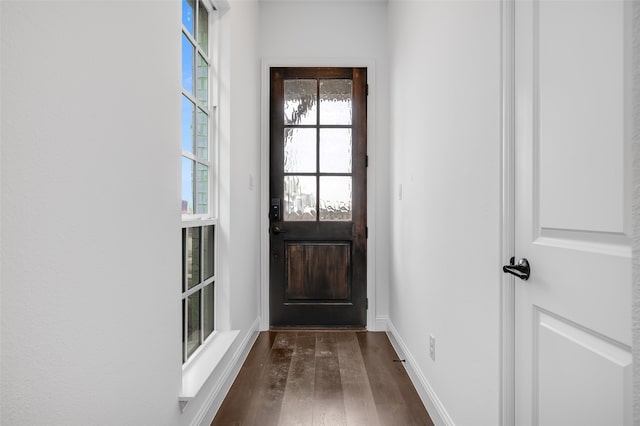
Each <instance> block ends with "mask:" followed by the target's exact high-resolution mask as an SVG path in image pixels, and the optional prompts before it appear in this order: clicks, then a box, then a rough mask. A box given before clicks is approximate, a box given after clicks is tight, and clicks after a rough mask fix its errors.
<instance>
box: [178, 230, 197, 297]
mask: <svg viewBox="0 0 640 426" xmlns="http://www.w3.org/2000/svg"><path fill="white" fill-rule="evenodd" d="M184 238H185V241H184V244H183V245H182V247H183V250H184V256H185V258H184V259H185V265H186V266H185V269H186V279H187V289H190V288H192V287H193V286H195V285H197V284H199V283H200V228H199V227H194V228H185V232H184Z"/></svg>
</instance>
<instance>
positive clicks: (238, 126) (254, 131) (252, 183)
mask: <svg viewBox="0 0 640 426" xmlns="http://www.w3.org/2000/svg"><path fill="white" fill-rule="evenodd" d="M258 6H259V5H258V3H257V2H247V1H239V2H234V3H233V6H232V9H231V12H232V15H233V18H234V19H233V22H232V24H231V43H232V47H231V52H233V55H231V75H230V81H231V93H232V97H231V111H232V116H231V129H232V132H233V136H232V139H231V141H230V145H231V147H230V150H231V165H230V167H231V177H232V180H231V212H232V215H231V234H230V241H231V254H232V256H231V268H232V271H233V272H232V273H233V275H232V276H231V281H230V282H232V283H233V285H232V289H231V295H232V301H233V309H232V312H231V324H232V327H233V328H235V329H246V328H247V327H248V326H250V325H251V324H252V323H253V322H254V321H255V320H256V317H257V312H258V309H259V300H260V218H261V216H260V212H261V208H260V57H259V51H258V49H259V46H258V36H259V34H258V31H257V28H258V27H259V7H258Z"/></svg>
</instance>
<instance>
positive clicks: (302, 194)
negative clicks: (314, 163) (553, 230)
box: [283, 176, 317, 221]
mask: <svg viewBox="0 0 640 426" xmlns="http://www.w3.org/2000/svg"><path fill="white" fill-rule="evenodd" d="M316 184H317V178H316V177H315V176H285V177H284V203H283V204H284V205H283V211H284V213H283V217H284V220H288V221H315V220H316V217H317V212H316V199H317V197H316Z"/></svg>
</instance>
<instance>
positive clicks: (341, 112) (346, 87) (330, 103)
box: [320, 80, 353, 124]
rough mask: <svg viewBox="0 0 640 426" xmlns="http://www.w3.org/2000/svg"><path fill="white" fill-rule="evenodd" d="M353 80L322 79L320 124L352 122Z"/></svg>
mask: <svg viewBox="0 0 640 426" xmlns="http://www.w3.org/2000/svg"><path fill="white" fill-rule="evenodd" d="M352 84H353V83H352V81H351V80H320V124H351V112H352V111H351V109H352V100H351V92H352V87H351V86H352Z"/></svg>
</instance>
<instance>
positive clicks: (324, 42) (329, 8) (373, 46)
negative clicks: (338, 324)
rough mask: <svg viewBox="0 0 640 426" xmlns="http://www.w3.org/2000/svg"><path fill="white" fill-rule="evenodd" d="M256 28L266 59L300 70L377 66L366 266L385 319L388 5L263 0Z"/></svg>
mask: <svg viewBox="0 0 640 426" xmlns="http://www.w3.org/2000/svg"><path fill="white" fill-rule="evenodd" d="M260 24H261V26H260V40H261V44H260V47H261V50H260V52H261V55H262V57H263V59H265V60H266V61H269V60H272V62H278V61H277V60H278V59H283V60H284V61H286V63H287V65H290V66H294V65H291V64H295V63H296V60H299V64H300V65H304V66H309V65H311V64H314V63H316V64H320V65H329V64H335V65H338V66H349V65H347V64H352V66H361V63H362V62H368V63H372V64H373V66H374V68H375V69H374V70H370V75H369V85H370V101H369V109H368V114H369V121H370V123H369V133H368V144H369V146H368V152H369V172H368V176H367V180H368V182H367V185H368V215H369V216H368V226H369V241H368V254H369V256H368V262H369V264H370V265H373V268H372V275H369V279H370V280H375V284H376V286H375V288H373V289H371V290H373V291H375V298H376V311H377V315H378V316H379V317H385V316H386V315H387V313H388V282H389V262H388V259H389V227H388V223H389V199H388V196H387V195H388V192H389V187H388V176H389V163H388V158H389V151H388V142H387V138H388V119H387V117H388V111H389V110H388V99H389V92H388V90H389V89H388V87H389V86H388V81H389V80H388V78H389V77H388V60H387V5H386V2H382V1H366V2H363V1H335V2H334V1H314V0H309V1H303V2H297V1H286V0H285V1H277V0H266V1H262V2H261V4H260ZM314 61H317V62H314ZM374 200H375V201H374ZM372 201H374V202H373V203H372ZM372 296H373V295H371V292H370V297H372ZM369 327H371V328H373V324H369Z"/></svg>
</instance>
